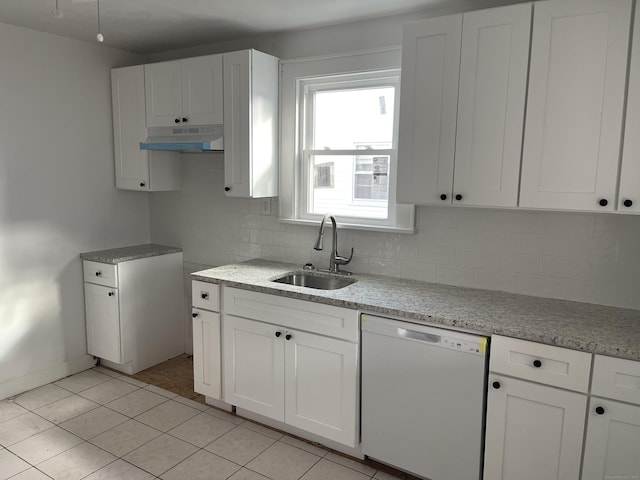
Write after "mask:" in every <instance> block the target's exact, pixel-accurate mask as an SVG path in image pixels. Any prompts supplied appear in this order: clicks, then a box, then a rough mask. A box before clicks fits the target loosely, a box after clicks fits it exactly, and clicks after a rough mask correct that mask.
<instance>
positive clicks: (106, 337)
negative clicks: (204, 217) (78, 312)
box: [83, 252, 185, 374]
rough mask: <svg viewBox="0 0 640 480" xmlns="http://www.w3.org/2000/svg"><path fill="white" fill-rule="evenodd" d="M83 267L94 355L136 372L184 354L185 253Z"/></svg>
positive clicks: (90, 349)
mask: <svg viewBox="0 0 640 480" xmlns="http://www.w3.org/2000/svg"><path fill="white" fill-rule="evenodd" d="M83 255H85V254H83ZM83 269H84V292H85V313H86V323H87V350H88V353H89V354H91V355H94V356H96V357H98V358H99V359H100V361H101V362H102V363H103V364H104V365H106V366H108V367H110V368H113V369H115V370H119V371H121V372H124V373H127V374H134V373H137V372H139V371H140V370H144V369H145V368H149V367H151V366H153V365H156V364H158V363H161V362H163V361H165V360H168V359H170V358H173V357H175V356H177V355H180V354H182V353H184V350H185V348H184V347H185V345H184V320H183V319H184V312H183V306H184V300H183V288H182V283H183V273H182V253H181V252H180V253H170V254H163V255H156V256H152V257H146V258H139V259H134V260H127V261H122V262H117V263H114V264H109V263H101V262H96V261H91V260H84V261H83Z"/></svg>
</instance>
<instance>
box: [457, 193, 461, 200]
mask: <svg viewBox="0 0 640 480" xmlns="http://www.w3.org/2000/svg"><path fill="white" fill-rule="evenodd" d="M456 200H458V201H460V200H462V195H460V194H459V193H458V194H457V195H456Z"/></svg>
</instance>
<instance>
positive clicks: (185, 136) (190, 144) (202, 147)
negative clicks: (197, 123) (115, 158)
mask: <svg viewBox="0 0 640 480" xmlns="http://www.w3.org/2000/svg"><path fill="white" fill-rule="evenodd" d="M148 131H149V136H148V137H147V139H146V140H145V141H144V142H141V143H140V150H165V151H167V150H170V151H177V152H202V151H205V152H208V151H223V150H224V129H223V127H222V125H207V126H202V127H158V128H149V129H148Z"/></svg>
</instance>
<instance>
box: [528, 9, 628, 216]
mask: <svg viewBox="0 0 640 480" xmlns="http://www.w3.org/2000/svg"><path fill="white" fill-rule="evenodd" d="M631 4H632V2H631V0H579V1H578V0H572V1H566V0H551V1H541V2H536V3H535V8H534V19H533V36H532V44H531V65H530V72H531V73H530V77H529V94H528V102H527V118H526V129H525V136H524V149H523V159H522V179H521V187H520V206H523V207H536V208H558V209H571V210H601V211H608V210H613V209H614V208H615V190H616V184H617V178H618V161H619V155H620V138H621V131H622V114H623V107H624V95H625V81H626V68H627V52H628V46H629V28H630V14H631Z"/></svg>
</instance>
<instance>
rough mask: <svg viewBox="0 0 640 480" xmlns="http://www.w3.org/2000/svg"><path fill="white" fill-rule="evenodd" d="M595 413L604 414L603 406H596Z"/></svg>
mask: <svg viewBox="0 0 640 480" xmlns="http://www.w3.org/2000/svg"><path fill="white" fill-rule="evenodd" d="M596 413H597V414H598V415H604V407H596Z"/></svg>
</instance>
